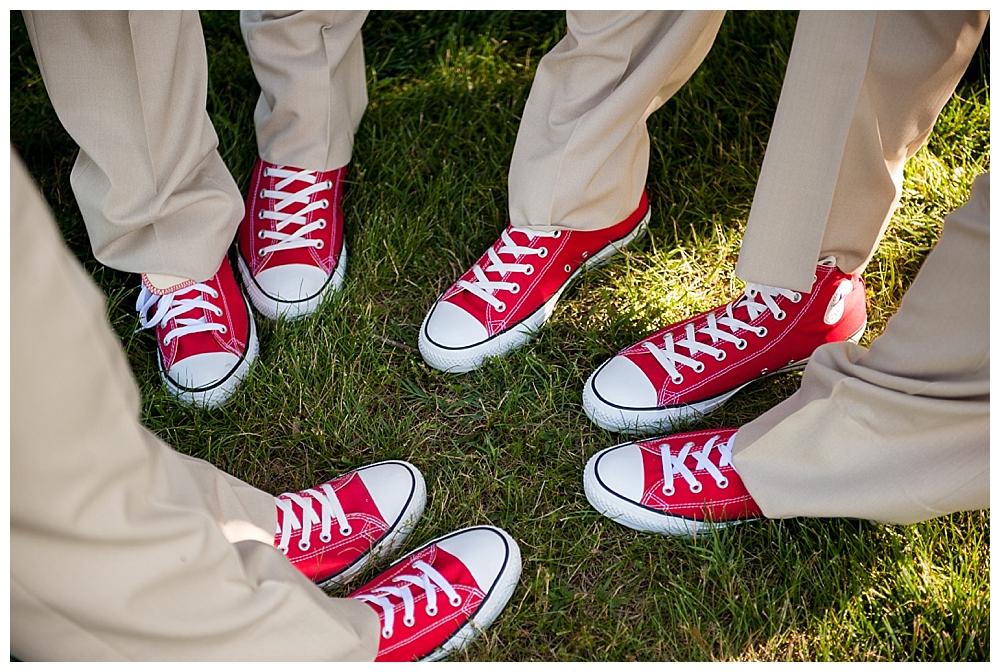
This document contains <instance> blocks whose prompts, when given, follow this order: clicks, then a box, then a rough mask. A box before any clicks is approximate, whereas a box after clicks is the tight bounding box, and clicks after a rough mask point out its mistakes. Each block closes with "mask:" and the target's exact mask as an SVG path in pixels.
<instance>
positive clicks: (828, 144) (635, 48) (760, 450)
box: [510, 11, 989, 522]
mask: <svg viewBox="0 0 1000 672" xmlns="http://www.w3.org/2000/svg"><path fill="white" fill-rule="evenodd" d="M987 19H988V13H987V12H937V13H928V12H874V11H872V12H802V13H801V14H800V17H799V22H798V26H797V29H796V34H795V40H794V44H793V46H792V53H791V56H790V60H789V65H788V71H787V73H786V77H785V83H784V86H783V88H782V93H781V99H780V103H779V106H778V110H777V114H776V117H775V122H774V127H773V130H772V133H771V137H770V140H769V142H768V147H767V153H766V156H765V158H764V165H763V167H762V171H761V176H760V180H759V182H758V186H757V192H756V194H755V197H754V202H753V207H752V209H751V212H750V217H749V220H748V222H747V229H746V235H745V237H744V240H743V245H742V248H741V251H740V258H739V263H738V266H737V275H739V277H740V278H742V279H743V280H746V281H750V282H757V283H762V284H768V285H775V286H780V287H786V288H789V289H796V290H799V291H808V290H809V289H810V287H811V285H812V280H813V274H814V272H815V267H816V263H817V260H818V259H820V258H823V257H826V256H829V255H832V256H834V257H836V259H837V265H838V266H839V267H840V268H841V269H842V270H844V271H847V272H860V271H861V270H863V269H864V266H865V264H867V262H868V260H869V259H870V258H871V256H872V254H873V253H874V251H875V248H876V246H877V245H878V242H879V240H880V239H881V237H882V235H883V233H884V230H885V226H886V224H887V223H888V221H889V218H890V216H891V214H892V212H893V210H894V209H895V207H896V205H897V202H898V198H899V195H900V189H901V186H902V175H903V164H904V163H905V162H906V161H907V159H909V158H910V157H911V156H913V154H914V153H916V151H917V150H918V149H919V148H920V146H921V145H922V144H923V143H924V142H925V141H926V139H927V137H928V135H929V134H930V132H931V130H932V128H933V125H934V121H935V119H936V118H937V115H938V114H939V113H940V111H941V109H942V107H943V106H944V104H945V103H946V102H947V100H948V98H949V97H950V95H951V93H952V91H953V90H954V88H955V86H956V84H957V83H958V80H959V78H960V77H961V75H962V73H963V72H964V70H965V68H966V66H967V65H968V63H969V60H970V59H971V57H972V54H973V53H974V51H975V48H976V46H977V44H978V42H979V39H980V37H981V35H982V33H983V30H984V28H985V25H986V21H987ZM720 21H721V14H720V13H715V12H641V13H640V12H607V13H596V12H595V13H590V12H579V13H577V12H571V13H569V15H568V18H567V23H568V33H567V36H566V37H565V38H564V39H563V40H562V41H561V42H560V43H559V44H558V45H557V46H556V47H555V48H554V49H553V50H552V52H551V53H549V54H547V55H546V56H545V57H544V58H543V59H542V61H541V62H540V63H539V66H538V74H537V75H536V79H535V83H534V84H533V86H532V90H531V94H530V96H529V98H528V103H527V105H526V106H525V111H524V116H523V121H522V123H521V128H520V130H519V132H518V138H517V144H516V145H515V150H514V156H513V159H512V162H511V172H510V209H511V221H512V223H514V224H515V225H517V226H524V227H530V228H537V229H541V230H545V229H549V228H565V229H578V230H591V229H600V228H604V227H607V226H609V225H611V224H613V223H615V222H618V221H620V220H622V219H624V217H625V216H626V215H627V214H628V213H630V212H632V210H633V209H634V208H635V206H636V203H638V201H639V194H640V193H641V190H642V187H643V185H644V183H645V179H646V172H647V168H648V154H649V151H648V150H649V140H648V137H647V135H646V130H645V124H646V119H647V117H648V116H649V114H650V113H651V112H652V111H653V110H655V109H657V108H658V107H659V106H660V105H662V103H663V102H664V100H665V99H666V97H668V96H669V95H672V94H673V92H675V91H676V90H677V88H678V87H679V86H680V85H681V84H683V82H684V81H685V80H686V79H687V78H688V77H689V76H690V74H691V73H692V72H693V70H694V69H695V68H696V67H697V65H698V64H699V63H700V62H701V60H702V59H703V58H704V56H705V54H706V53H707V51H708V48H709V46H710V45H711V42H712V39H713V37H714V35H715V33H716V31H717V29H718V26H719V22H720ZM653 123H656V122H655V117H654V122H653ZM984 183H985V185H984ZM988 191H989V190H988V177H987V178H980V183H979V184H978V185H977V187H976V189H975V191H974V195H973V202H972V203H970V204H969V205H968V206H966V207H965V208H963V209H962V210H960V211H958V212H956V213H954V214H953V215H952V216H951V217H950V218H949V219H948V223H947V224H946V226H945V230H944V233H943V235H942V239H941V242H940V243H939V245H938V249H936V250H935V252H934V253H933V254H932V255H931V257H930V259H929V260H928V261H927V264H926V265H925V268H924V269H923V270H922V271H921V274H920V277H919V278H918V280H917V281H916V282H915V283H914V285H913V287H912V288H911V290H910V292H909V293H908V294H907V297H906V300H905V301H904V302H903V306H902V308H901V309H900V311H899V314H898V315H897V316H896V317H895V318H894V319H893V320H892V321H890V323H889V326H888V327H887V329H886V332H885V334H883V335H882V336H880V337H879V338H878V339H876V341H875V342H874V343H873V344H872V348H871V351H870V352H866V351H865V350H864V349H863V348H860V347H858V346H851V345H846V344H837V345H830V346H826V347H824V348H821V349H820V350H819V351H817V353H816V355H815V356H814V357H813V360H812V361H811V362H810V364H809V366H808V368H807V369H806V373H805V375H804V377H803V384H802V389H801V390H800V391H799V392H798V393H797V394H795V395H794V396H793V397H792V398H791V399H789V400H787V401H786V402H784V403H783V404H781V405H779V406H778V407H777V408H775V409H774V410H772V411H771V412H770V413H768V414H765V415H764V416H762V417H761V418H759V419H758V420H756V421H754V422H752V423H750V424H749V425H747V426H745V427H744V428H742V429H741V430H740V432H739V433H738V434H737V439H736V448H735V451H734V461H735V464H736V466H737V468H738V470H739V472H740V474H741V475H743V477H744V480H745V481H746V483H747V486H748V488H749V489H750V492H751V494H753V496H754V498H755V499H757V501H758V502H759V503H760V504H761V506H762V508H763V510H764V512H765V513H766V514H767V515H768V516H772V517H782V516H797V515H816V516H859V517H865V518H876V519H879V520H885V521H895V522H911V521H915V520H920V519H924V518H930V517H933V516H937V515H941V514H944V513H949V512H952V511H957V510H962V509H972V508H981V507H986V506H988V505H989V478H988V469H989V452H988V437H989V324H988V317H989V312H988V308H987V307H988V305H989V284H988V281H989V270H988V244H987V243H988V236H989V234H988V223H989V194H988Z"/></svg>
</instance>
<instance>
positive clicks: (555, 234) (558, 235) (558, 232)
mask: <svg viewBox="0 0 1000 672" xmlns="http://www.w3.org/2000/svg"><path fill="white" fill-rule="evenodd" d="M562 234H563V232H562V231H555V232H553V234H552V237H553V238H562Z"/></svg>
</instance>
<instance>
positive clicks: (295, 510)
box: [274, 460, 427, 586]
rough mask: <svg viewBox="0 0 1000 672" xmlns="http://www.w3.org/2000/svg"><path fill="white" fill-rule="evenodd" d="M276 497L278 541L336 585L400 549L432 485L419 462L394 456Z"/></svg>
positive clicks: (316, 575) (316, 576) (304, 566)
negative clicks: (394, 458) (420, 469)
mask: <svg viewBox="0 0 1000 672" xmlns="http://www.w3.org/2000/svg"><path fill="white" fill-rule="evenodd" d="M274 501H275V504H276V505H277V507H278V527H277V530H276V532H275V535H274V545H275V546H276V547H277V548H278V550H280V551H281V552H282V553H284V554H285V555H286V556H287V557H288V559H289V560H290V561H291V563H292V564H293V565H295V566H296V567H297V568H298V569H299V571H301V572H302V573H303V574H305V575H306V576H307V577H309V578H310V579H311V580H312V581H315V582H317V583H319V584H320V585H323V586H331V585H335V584H338V583H343V582H344V581H347V580H348V579H350V578H351V577H352V576H354V575H355V574H357V573H358V572H360V571H361V570H362V569H364V568H365V567H366V566H367V565H368V563H369V562H371V561H373V560H378V559H380V558H383V557H385V556H387V555H389V554H391V553H392V552H394V551H395V550H396V549H398V548H399V547H400V546H401V545H402V544H403V542H404V541H406V538H407V537H408V536H409V535H410V532H412V531H413V528H414V526H416V524H417V520H419V519H420V515H421V514H422V513H423V511H424V503H425V502H426V501H427V490H426V488H425V486H424V477H423V476H421V475H420V472H419V471H417V468H416V467H414V466H413V465H412V464H410V463H408V462H403V461H396V460H393V461H388V462H379V463H378V464H373V465H370V466H367V467H362V468H361V469H358V470H356V471H352V472H350V473H348V474H344V475H343V476H339V477H337V478H335V479H333V480H332V481H327V482H326V483H323V484H322V485H319V486H317V487H315V488H310V489H308V490H303V491H301V492H286V493H285V494H283V495H279V496H277V497H275V498H274Z"/></svg>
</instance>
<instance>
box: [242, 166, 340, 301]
mask: <svg viewBox="0 0 1000 672" xmlns="http://www.w3.org/2000/svg"><path fill="white" fill-rule="evenodd" d="M346 173H347V166H344V167H343V168H338V169H337V170H330V171H326V172H320V171H314V170H303V169H300V168H292V167H290V166H278V165H275V164H273V163H268V162H267V161H264V160H263V159H257V164H256V165H255V166H254V171H253V178H252V179H251V180H250V192H249V194H248V195H247V205H246V214H244V216H243V222H242V223H241V224H240V232H239V250H240V260H239V267H240V276H241V277H242V279H243V285H244V286H245V287H246V288H247V294H249V295H250V300H251V301H252V302H253V305H254V307H255V308H257V310H259V311H260V312H261V314H262V315H264V316H266V317H268V318H270V319H272V320H275V319H278V318H279V317H284V318H286V319H290V320H294V319H297V318H301V317H305V316H306V315H310V314H312V313H313V312H315V311H316V309H317V308H318V307H319V305H320V303H322V301H323V300H324V299H326V298H327V297H328V296H330V295H331V294H333V293H334V292H336V291H337V290H338V289H339V288H340V286H341V284H342V283H343V282H344V274H345V272H346V271H347V246H346V244H345V242H344V213H343V211H342V210H341V206H340V203H341V198H342V197H343V192H344V177H345V175H346Z"/></svg>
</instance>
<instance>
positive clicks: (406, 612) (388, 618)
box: [356, 560, 462, 639]
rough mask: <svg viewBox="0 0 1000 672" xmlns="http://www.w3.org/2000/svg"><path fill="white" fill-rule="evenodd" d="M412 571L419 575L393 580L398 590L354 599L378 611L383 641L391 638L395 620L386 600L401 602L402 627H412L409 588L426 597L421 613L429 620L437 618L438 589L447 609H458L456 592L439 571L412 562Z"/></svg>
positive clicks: (389, 588) (381, 589) (459, 601)
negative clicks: (380, 615) (374, 606)
mask: <svg viewBox="0 0 1000 672" xmlns="http://www.w3.org/2000/svg"><path fill="white" fill-rule="evenodd" d="M413 568H414V569H416V570H418V571H419V572H420V574H403V575H400V576H397V577H396V578H394V579H393V582H394V583H401V584H404V585H401V586H399V587H398V588H396V587H393V586H381V587H379V588H376V589H375V590H374V591H373V592H372V593H371V594H366V595H358V596H356V597H357V599H359V600H364V601H365V602H371V603H372V604H376V605H378V606H379V607H381V608H382V614H383V622H382V636H383V637H384V638H386V639H389V638H390V637H392V632H393V627H394V626H395V617H396V608H395V605H394V604H393V603H392V601H391V600H390V599H389V598H391V597H394V598H396V599H398V600H402V601H403V625H405V626H406V627H408V628H409V627H413V624H414V623H416V619H415V618H414V617H413V612H414V606H415V603H414V597H413V593H412V592H411V586H416V587H417V588H421V589H423V591H424V594H425V595H426V596H427V605H426V606H425V607H424V611H425V612H426V613H427V615H428V616H431V617H433V616H436V615H437V612H438V608H437V589H438V588H440V589H441V590H443V591H444V594H445V595H446V596H447V597H448V602H449V603H450V604H451V606H453V607H458V606H460V605H461V604H462V598H461V596H460V595H459V594H458V591H456V590H455V588H454V587H453V586H452V585H451V583H449V581H448V579H446V578H444V577H443V576H441V573H440V572H439V571H437V570H436V569H434V568H433V567H431V566H430V565H428V564H427V563H426V562H424V561H423V560H417V561H416V562H414V563H413ZM407 584H408V585H407Z"/></svg>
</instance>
